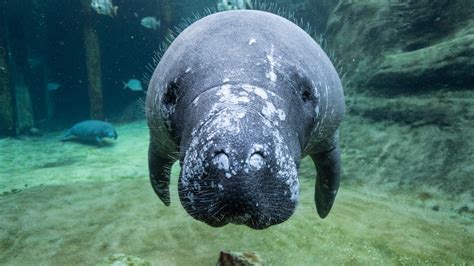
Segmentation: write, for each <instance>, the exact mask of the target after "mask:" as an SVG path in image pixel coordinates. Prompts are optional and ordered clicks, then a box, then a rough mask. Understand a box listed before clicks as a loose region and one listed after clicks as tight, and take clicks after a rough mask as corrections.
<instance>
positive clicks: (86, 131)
mask: <svg viewBox="0 0 474 266" xmlns="http://www.w3.org/2000/svg"><path fill="white" fill-rule="evenodd" d="M74 137H75V138H78V139H82V140H95V141H97V143H99V144H100V143H102V139H103V138H113V139H117V137H118V135H117V132H116V131H115V129H114V127H113V126H112V125H111V124H110V123H108V122H104V121H99V120H86V121H82V122H79V123H77V124H75V125H74V126H73V127H72V128H71V129H69V130H68V132H67V133H66V135H64V137H63V138H62V139H61V141H66V140H69V139H72V138H74Z"/></svg>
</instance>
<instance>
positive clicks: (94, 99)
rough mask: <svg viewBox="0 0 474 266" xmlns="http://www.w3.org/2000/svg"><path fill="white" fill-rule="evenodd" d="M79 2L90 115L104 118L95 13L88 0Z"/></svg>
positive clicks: (93, 117)
mask: <svg viewBox="0 0 474 266" xmlns="http://www.w3.org/2000/svg"><path fill="white" fill-rule="evenodd" d="M81 2H82V8H83V14H84V16H83V17H84V27H83V31H84V49H85V53H86V68H87V80H88V87H89V103H90V117H91V118H92V119H104V112H103V94H102V72H101V69H100V47H99V35H98V34H97V31H96V29H95V27H94V26H95V23H94V22H95V21H94V15H95V14H94V13H92V12H93V10H92V9H91V7H90V0H82V1H81Z"/></svg>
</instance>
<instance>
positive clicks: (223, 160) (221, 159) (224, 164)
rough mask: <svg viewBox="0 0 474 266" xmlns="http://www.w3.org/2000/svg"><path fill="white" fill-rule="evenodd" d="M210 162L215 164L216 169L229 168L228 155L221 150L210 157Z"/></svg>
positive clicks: (224, 169)
mask: <svg viewBox="0 0 474 266" xmlns="http://www.w3.org/2000/svg"><path fill="white" fill-rule="evenodd" d="M212 163H213V164H214V165H215V166H217V169H219V170H223V171H229V168H230V163H229V157H228V156H227V154H225V153H223V152H219V153H217V154H216V155H215V156H214V158H213V159H212Z"/></svg>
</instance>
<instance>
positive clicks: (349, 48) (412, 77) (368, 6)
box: [326, 0, 474, 91]
mask: <svg viewBox="0 0 474 266" xmlns="http://www.w3.org/2000/svg"><path fill="white" fill-rule="evenodd" d="M326 36H327V38H328V41H329V46H330V47H331V48H332V49H334V50H335V51H336V55H337V57H338V58H339V59H340V60H341V61H342V64H343V65H344V66H345V71H346V73H347V79H346V81H348V82H349V84H350V85H351V87H354V88H359V89H365V88H367V87H369V88H377V89H378V90H385V89H389V90H392V91H393V90H403V91H405V90H408V91H413V90H432V89H439V88H444V87H449V88H453V87H457V88H468V89H469V88H472V84H473V81H474V71H472V69H474V1H471V0H458V1H450V0H438V1H431V0H416V1H415V0H410V1H395V0H370V1H369V0H368V1H352V0H341V1H340V2H339V4H338V6H337V7H336V8H335V10H334V12H332V13H331V15H330V18H329V21H328V25H327V30H326Z"/></svg>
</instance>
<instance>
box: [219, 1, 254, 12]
mask: <svg viewBox="0 0 474 266" xmlns="http://www.w3.org/2000/svg"><path fill="white" fill-rule="evenodd" d="M247 7H248V8H250V9H253V6H252V1H250V0H222V1H221V3H218V4H217V9H218V10H219V11H226V10H236V9H246V8H247Z"/></svg>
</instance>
